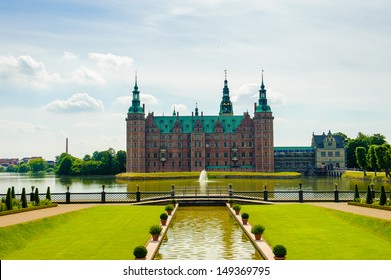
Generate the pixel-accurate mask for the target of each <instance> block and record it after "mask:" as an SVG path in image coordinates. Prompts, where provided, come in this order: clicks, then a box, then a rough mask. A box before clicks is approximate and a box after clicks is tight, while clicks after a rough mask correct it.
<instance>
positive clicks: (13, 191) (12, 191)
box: [11, 186, 16, 199]
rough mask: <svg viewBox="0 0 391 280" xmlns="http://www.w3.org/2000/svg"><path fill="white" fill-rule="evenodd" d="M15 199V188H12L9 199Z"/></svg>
mask: <svg viewBox="0 0 391 280" xmlns="http://www.w3.org/2000/svg"><path fill="white" fill-rule="evenodd" d="M15 197H16V195H15V187H14V186H12V190H11V198H12V199H14V198H15Z"/></svg>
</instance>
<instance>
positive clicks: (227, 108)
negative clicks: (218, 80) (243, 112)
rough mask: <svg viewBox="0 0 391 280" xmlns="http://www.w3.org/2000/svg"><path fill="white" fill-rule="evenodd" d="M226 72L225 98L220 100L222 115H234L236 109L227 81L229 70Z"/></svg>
mask: <svg viewBox="0 0 391 280" xmlns="http://www.w3.org/2000/svg"><path fill="white" fill-rule="evenodd" d="M224 72H225V80H224V88H223V98H222V100H221V102H220V113H219V115H220V116H232V115H233V114H234V110H233V107H232V102H231V100H230V98H229V88H228V81H227V70H225V71H224Z"/></svg>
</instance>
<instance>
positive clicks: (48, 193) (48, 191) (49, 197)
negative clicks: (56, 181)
mask: <svg viewBox="0 0 391 280" xmlns="http://www.w3.org/2000/svg"><path fill="white" fill-rule="evenodd" d="M46 199H47V200H52V195H51V194H50V187H48V188H47V190H46Z"/></svg>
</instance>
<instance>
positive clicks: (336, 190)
mask: <svg viewBox="0 0 391 280" xmlns="http://www.w3.org/2000/svg"><path fill="white" fill-rule="evenodd" d="M334 202H339V191H338V185H337V184H335V185H334Z"/></svg>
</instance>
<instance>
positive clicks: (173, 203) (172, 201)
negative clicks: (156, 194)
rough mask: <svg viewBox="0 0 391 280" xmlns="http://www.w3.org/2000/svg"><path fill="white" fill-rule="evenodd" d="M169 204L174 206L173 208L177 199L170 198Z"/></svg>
mask: <svg viewBox="0 0 391 280" xmlns="http://www.w3.org/2000/svg"><path fill="white" fill-rule="evenodd" d="M171 204H172V206H174V208H175V205H176V204H177V201H176V199H175V198H174V199H172V200H171Z"/></svg>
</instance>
